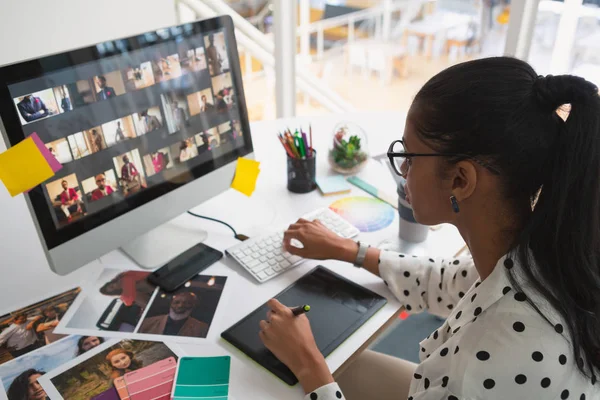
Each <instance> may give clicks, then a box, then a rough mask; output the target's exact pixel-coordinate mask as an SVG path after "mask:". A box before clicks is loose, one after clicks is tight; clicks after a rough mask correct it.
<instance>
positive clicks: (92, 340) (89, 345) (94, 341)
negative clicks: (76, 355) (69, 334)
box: [81, 336, 100, 351]
mask: <svg viewBox="0 0 600 400" xmlns="http://www.w3.org/2000/svg"><path fill="white" fill-rule="evenodd" d="M99 345H100V339H99V338H98V337H96V336H90V337H87V338H85V340H84V341H83V343H82V344H81V348H82V349H83V351H89V350H91V349H93V348H94V347H96V346H99Z"/></svg>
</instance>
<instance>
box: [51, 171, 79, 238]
mask: <svg viewBox="0 0 600 400" xmlns="http://www.w3.org/2000/svg"><path fill="white" fill-rule="evenodd" d="M46 191H47V192H48V197H49V198H50V203H51V208H52V212H53V213H54V217H55V218H56V220H55V221H56V223H57V225H58V227H59V228H60V227H63V226H65V225H68V224H70V223H71V222H73V221H77V220H78V219H80V218H82V217H84V216H85V215H86V213H87V210H86V207H85V203H84V202H83V195H82V193H81V188H80V186H79V182H78V181H77V176H76V175H75V174H71V175H67V176H65V177H63V178H60V179H56V180H54V181H52V182H50V183H47V184H46Z"/></svg>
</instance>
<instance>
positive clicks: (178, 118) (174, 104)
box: [160, 91, 190, 133]
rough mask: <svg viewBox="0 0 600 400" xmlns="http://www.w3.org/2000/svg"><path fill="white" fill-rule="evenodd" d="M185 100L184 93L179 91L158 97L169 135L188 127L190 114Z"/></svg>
mask: <svg viewBox="0 0 600 400" xmlns="http://www.w3.org/2000/svg"><path fill="white" fill-rule="evenodd" d="M186 98H187V96H186V95H185V93H183V92H181V91H174V92H169V93H163V94H161V95H160V99H161V101H162V105H163V111H164V112H165V119H166V121H167V127H168V128H169V133H175V132H177V131H180V130H182V129H183V128H185V127H187V126H189V118H190V114H189V110H188V104H187V99H186Z"/></svg>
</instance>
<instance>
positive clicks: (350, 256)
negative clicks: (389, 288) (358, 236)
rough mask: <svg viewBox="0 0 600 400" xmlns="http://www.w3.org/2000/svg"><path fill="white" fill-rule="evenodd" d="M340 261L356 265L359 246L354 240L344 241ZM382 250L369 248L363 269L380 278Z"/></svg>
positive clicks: (340, 248) (340, 247) (341, 246)
mask: <svg viewBox="0 0 600 400" xmlns="http://www.w3.org/2000/svg"><path fill="white" fill-rule="evenodd" d="M338 254H339V255H340V256H339V258H338V259H339V260H340V261H346V262H349V263H354V261H356V256H357V254H358V244H357V243H356V242H355V241H354V240H352V239H344V240H342V241H341V242H340V245H339V250H338ZM380 254H381V250H379V249H378V248H376V247H369V248H368V250H367V254H366V256H365V262H364V263H363V268H364V269H366V270H367V271H369V272H370V273H372V274H373V275H377V276H379V255H380Z"/></svg>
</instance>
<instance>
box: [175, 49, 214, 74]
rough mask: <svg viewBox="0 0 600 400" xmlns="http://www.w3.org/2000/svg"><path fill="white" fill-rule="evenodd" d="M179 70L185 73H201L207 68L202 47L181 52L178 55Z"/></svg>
mask: <svg viewBox="0 0 600 400" xmlns="http://www.w3.org/2000/svg"><path fill="white" fill-rule="evenodd" d="M179 63H180V64H181V68H182V69H183V70H185V71H187V72H196V71H202V70H204V69H206V68H207V67H208V65H207V64H206V55H205V54H204V47H198V48H196V49H189V50H182V51H181V52H180V53H179Z"/></svg>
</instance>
